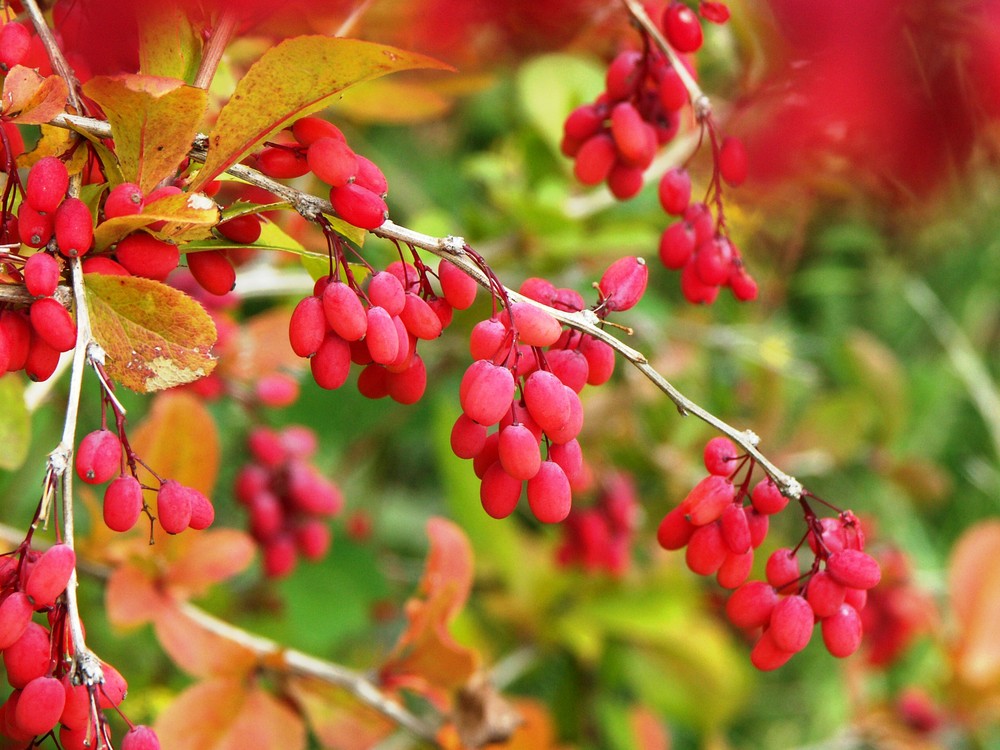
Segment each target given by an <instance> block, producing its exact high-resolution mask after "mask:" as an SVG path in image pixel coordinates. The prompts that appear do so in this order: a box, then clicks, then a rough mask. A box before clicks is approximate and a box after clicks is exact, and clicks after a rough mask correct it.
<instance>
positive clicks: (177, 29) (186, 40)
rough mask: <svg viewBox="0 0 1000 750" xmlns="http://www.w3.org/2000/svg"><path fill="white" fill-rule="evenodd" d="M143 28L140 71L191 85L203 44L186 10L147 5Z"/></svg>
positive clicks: (141, 22)
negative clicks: (179, 80)
mask: <svg viewBox="0 0 1000 750" xmlns="http://www.w3.org/2000/svg"><path fill="white" fill-rule="evenodd" d="M140 9H141V12H139V13H136V21H137V22H138V26H139V72H140V73H142V74H143V75H148V76H167V77H169V78H179V79H181V80H183V81H187V82H188V83H191V82H192V81H193V80H194V76H195V73H196V72H197V61H198V59H199V56H198V51H199V50H200V48H201V45H200V44H199V43H198V39H197V37H196V36H195V32H194V30H193V29H192V28H191V20H190V19H189V18H188V14H187V13H185V12H184V8H183V7H181V6H179V5H178V4H176V3H143V4H142V5H141V8H140Z"/></svg>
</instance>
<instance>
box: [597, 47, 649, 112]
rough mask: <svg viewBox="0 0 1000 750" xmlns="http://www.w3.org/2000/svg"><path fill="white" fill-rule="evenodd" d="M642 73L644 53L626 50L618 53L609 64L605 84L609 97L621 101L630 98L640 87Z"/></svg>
mask: <svg viewBox="0 0 1000 750" xmlns="http://www.w3.org/2000/svg"><path fill="white" fill-rule="evenodd" d="M641 73H642V53H641V52H638V51H636V50H626V51H624V52H621V53H619V54H618V56H617V57H615V59H614V60H612V61H611V64H610V65H609V66H608V72H607V73H606V74H605V77H604V86H605V89H606V90H607V94H608V99H610V100H611V101H621V100H623V99H627V98H629V97H630V96H631V95H632V93H633V92H634V91H635V90H636V89H637V88H638V86H639V82H640V76H641Z"/></svg>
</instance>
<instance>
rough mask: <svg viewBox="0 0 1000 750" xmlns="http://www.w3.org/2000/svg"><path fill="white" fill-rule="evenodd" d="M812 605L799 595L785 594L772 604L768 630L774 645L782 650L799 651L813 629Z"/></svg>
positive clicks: (804, 645)
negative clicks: (772, 608)
mask: <svg viewBox="0 0 1000 750" xmlns="http://www.w3.org/2000/svg"><path fill="white" fill-rule="evenodd" d="M813 622H814V617H813V611H812V607H810V606H809V602H807V601H806V600H805V599H804V598H802V597H801V596H798V595H795V596H786V597H785V598H784V599H781V600H780V601H778V603H777V604H775V605H774V610H773V611H772V612H771V624H770V628H769V632H770V633H771V638H772V640H773V641H774V645H775V646H777V647H778V648H779V649H781V650H782V651H791V652H792V653H795V652H796V651H801V650H802V649H804V648H805V647H806V644H808V643H809V639H810V638H811V637H812V631H813Z"/></svg>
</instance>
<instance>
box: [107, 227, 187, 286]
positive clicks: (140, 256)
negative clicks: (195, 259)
mask: <svg viewBox="0 0 1000 750" xmlns="http://www.w3.org/2000/svg"><path fill="white" fill-rule="evenodd" d="M192 255H194V253H192ZM115 257H116V258H118V262H119V263H120V264H121V265H122V267H124V268H125V269H126V270H127V271H128V272H129V273H131V274H133V275H135V276H142V277H143V278H146V279H154V280H155V281H165V280H166V278H167V276H169V275H170V272H171V271H173V270H174V269H175V268H177V264H178V263H179V262H180V257H181V256H180V251H179V250H178V249H177V245H174V244H173V243H170V242H166V241H164V240H158V239H157V238H156V237H153V236H152V235H150V234H146V233H145V232H135V233H133V234H130V235H128V236H127V237H125V238H123V239H122V240H121V241H119V243H118V245H117V246H116V247H115ZM190 257H191V256H189V259H190Z"/></svg>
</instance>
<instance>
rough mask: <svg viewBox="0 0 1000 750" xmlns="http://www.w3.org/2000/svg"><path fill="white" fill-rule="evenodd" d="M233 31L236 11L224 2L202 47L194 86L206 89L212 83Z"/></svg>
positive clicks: (234, 31)
mask: <svg viewBox="0 0 1000 750" xmlns="http://www.w3.org/2000/svg"><path fill="white" fill-rule="evenodd" d="M235 33H236V13H235V12H234V11H233V9H232V8H231V7H230V6H229V5H228V4H224V5H223V10H222V15H221V16H220V17H219V19H218V20H217V21H216V23H215V25H214V26H213V27H212V30H211V32H210V33H209V37H208V41H207V42H206V43H205V46H204V48H203V49H202V53H201V63H200V64H199V66H198V73H197V74H196V75H195V77H194V85H195V86H196V87H198V88H200V89H207V88H208V87H209V86H211V85H212V79H213V78H215V71H217V70H218V69H219V61H220V60H221V59H222V53H223V52H225V51H226V47H227V46H229V42H230V40H232V38H233V35H234V34H235Z"/></svg>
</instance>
